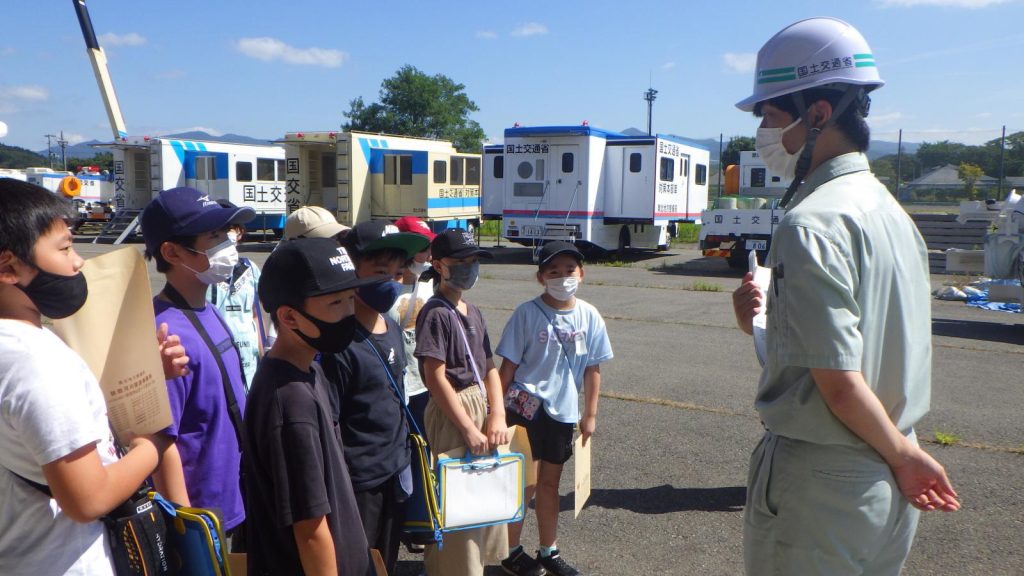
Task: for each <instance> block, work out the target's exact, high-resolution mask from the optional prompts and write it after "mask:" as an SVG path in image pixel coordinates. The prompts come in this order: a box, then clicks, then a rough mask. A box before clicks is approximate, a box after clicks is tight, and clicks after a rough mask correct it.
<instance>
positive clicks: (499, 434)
mask: <svg viewBox="0 0 1024 576" xmlns="http://www.w3.org/2000/svg"><path fill="white" fill-rule="evenodd" d="M484 434H485V435H486V436H487V449H488V450H496V449H497V448H498V446H503V445H505V444H508V443H509V442H511V441H512V435H511V434H510V433H509V430H508V426H507V425H506V424H505V414H504V413H502V414H498V413H497V412H491V413H490V414H489V415H488V416H487V421H486V422H484Z"/></svg>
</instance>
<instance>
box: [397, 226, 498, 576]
mask: <svg viewBox="0 0 1024 576" xmlns="http://www.w3.org/2000/svg"><path fill="white" fill-rule="evenodd" d="M430 251H431V255H432V256H433V265H434V269H435V270H436V271H437V273H438V276H439V277H440V285H439V286H438V290H437V294H436V295H434V297H433V298H431V299H430V300H428V301H427V304H426V306H424V307H423V310H421V311H420V313H419V316H418V317H417V319H416V357H417V358H418V359H419V361H420V363H421V364H420V374H422V375H423V380H424V382H425V383H426V385H427V389H428V390H430V401H429V402H428V403H427V413H426V424H427V437H428V438H430V451H431V452H432V453H433V454H434V456H435V457H436V456H437V455H438V454H442V453H447V452H450V451H452V450H457V449H459V448H464V449H465V450H466V453H467V455H468V454H469V453H472V454H477V455H481V454H486V453H488V452H490V451H492V450H494V449H496V448H497V447H498V446H501V445H504V444H508V441H509V434H508V427H507V426H506V425H505V407H504V405H503V404H502V401H501V381H500V380H499V379H498V371H497V369H495V367H494V362H493V361H492V359H491V341H490V338H489V337H488V336H487V325H486V324H485V323H484V317H483V315H482V314H481V313H480V309H479V308H477V307H476V306H474V305H472V304H470V303H469V302H466V301H465V300H463V299H462V296H463V293H464V292H465V291H466V290H469V289H471V288H473V286H474V285H475V284H476V281H477V279H478V278H479V276H480V261H479V259H480V257H481V256H483V257H485V258H490V257H491V254H490V252H488V251H486V250H483V249H481V248H480V247H479V246H477V244H476V242H475V241H474V239H473V235H472V234H471V233H469V232H468V231H466V230H463V229H460V228H453V229H450V230H445V231H444V232H442V233H440V234H438V235H437V237H436V238H434V240H433V242H431V243H430ZM507 539H508V536H507V532H506V529H505V525H504V524H502V525H498V526H488V527H486V528H476V529H472V530H461V531H459V532H452V533H449V534H446V535H445V537H444V547H443V548H441V549H439V548H438V547H437V546H434V545H432V546H428V547H427V549H426V553H425V555H424V564H425V565H426V568H427V574H428V575H430V576H451V575H455V574H458V575H459V576H482V575H483V573H484V565H485V564H487V563H490V562H498V561H500V560H501V559H502V558H504V557H505V556H506V555H507V554H508V541H507Z"/></svg>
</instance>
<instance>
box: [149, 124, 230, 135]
mask: <svg viewBox="0 0 1024 576" xmlns="http://www.w3.org/2000/svg"><path fill="white" fill-rule="evenodd" d="M182 132H206V133H207V134H209V135H210V136H223V135H224V134H225V133H224V131H223V130H217V129H216V128H210V127H209V126H189V127H188V128H174V129H172V130H158V131H156V132H154V135H156V136H163V135H165V134H181V133H182Z"/></svg>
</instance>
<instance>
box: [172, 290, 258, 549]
mask: <svg viewBox="0 0 1024 576" xmlns="http://www.w3.org/2000/svg"><path fill="white" fill-rule="evenodd" d="M153 308H154V310H155V311H156V323H157V326H159V325H160V323H161V322H166V323H167V327H168V329H169V330H168V333H169V334H177V335H178V336H179V337H180V338H181V343H182V345H184V346H185V353H186V354H188V357H189V361H188V370H189V373H188V374H187V375H186V376H183V377H180V378H175V379H173V380H168V381H167V395H168V396H169V397H170V400H171V416H172V417H173V420H174V421H173V422H172V423H171V425H170V426H169V427H167V429H166V430H164V432H165V433H167V434H168V435H169V436H171V437H174V438H176V439H177V441H176V443H177V446H178V452H179V453H180V454H181V462H182V466H183V468H184V470H185V485H186V486H187V487H188V497H189V499H190V500H191V501H192V506H195V507H197V508H217V509H219V510H220V511H221V512H222V513H223V523H224V528H225V529H226V530H230V529H232V528H234V527H236V526H237V525H239V524H240V523H241V522H242V521H243V520H245V508H244V507H243V505H242V494H241V492H240V490H239V466H240V461H241V451H240V450H239V447H238V437H237V436H236V435H235V428H234V425H233V424H232V422H231V413H230V412H229V411H228V401H227V398H225V395H224V384H223V383H222V381H221V373H220V368H219V367H218V366H217V360H216V359H215V358H214V356H213V353H212V352H210V349H209V347H207V345H206V343H205V342H204V341H203V338H202V336H200V335H199V333H198V332H196V329H195V327H194V326H192V323H191V322H189V320H188V318H186V317H185V315H184V314H182V312H181V310H178V309H177V308H175V307H174V306H172V305H171V304H170V303H168V302H165V301H163V300H160V299H156V298H154V299H153ZM195 313H196V316H197V317H198V318H199V322H200V324H202V325H203V327H204V328H206V331H207V333H208V334H209V335H210V339H211V340H212V341H213V344H214V346H216V348H217V349H218V350H220V353H221V358H222V361H223V362H224V368H226V369H227V371H228V377H229V378H230V379H231V388H232V389H233V390H234V392H235V398H236V399H237V402H238V409H239V411H240V413H242V414H244V413H245V388H244V387H243V381H244V379H243V377H242V374H241V368H240V364H239V362H238V353H237V352H236V351H235V348H234V346H232V344H231V335H230V334H228V332H227V331H226V330H224V326H223V325H222V324H221V323H220V321H219V320H218V319H217V317H216V316H217V315H218V314H219V313H218V312H217V309H216V308H214V307H213V306H209V305H208V306H205V307H203V308H202V309H201V310H196V311H195Z"/></svg>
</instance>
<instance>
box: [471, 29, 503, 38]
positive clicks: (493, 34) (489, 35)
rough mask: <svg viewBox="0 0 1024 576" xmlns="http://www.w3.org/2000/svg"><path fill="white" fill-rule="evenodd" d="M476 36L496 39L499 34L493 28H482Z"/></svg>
mask: <svg viewBox="0 0 1024 576" xmlns="http://www.w3.org/2000/svg"><path fill="white" fill-rule="evenodd" d="M476 37H477V38H479V39H481V40H494V39H495V38H497V37H498V34H497V33H496V32H492V31H491V30H480V31H478V32H477V33H476Z"/></svg>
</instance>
